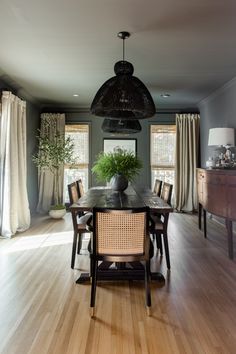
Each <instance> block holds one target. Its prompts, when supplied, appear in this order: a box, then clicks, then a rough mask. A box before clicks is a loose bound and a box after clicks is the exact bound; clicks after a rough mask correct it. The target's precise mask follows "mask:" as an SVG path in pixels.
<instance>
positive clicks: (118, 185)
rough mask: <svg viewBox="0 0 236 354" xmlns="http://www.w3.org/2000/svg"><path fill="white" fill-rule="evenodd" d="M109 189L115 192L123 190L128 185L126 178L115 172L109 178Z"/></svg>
mask: <svg viewBox="0 0 236 354" xmlns="http://www.w3.org/2000/svg"><path fill="white" fill-rule="evenodd" d="M110 182H111V189H112V190H113V191H116V192H123V191H124V190H125V189H126V188H127V187H128V180H127V178H126V177H125V176H123V175H120V174H118V173H117V174H116V175H114V176H113V177H112V178H111V181H110Z"/></svg>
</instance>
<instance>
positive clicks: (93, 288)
mask: <svg viewBox="0 0 236 354" xmlns="http://www.w3.org/2000/svg"><path fill="white" fill-rule="evenodd" d="M91 266H92V285H91V298H90V316H91V317H94V314H95V311H94V308H95V298H96V285H97V266H98V262H97V261H96V260H94V259H92V258H91Z"/></svg>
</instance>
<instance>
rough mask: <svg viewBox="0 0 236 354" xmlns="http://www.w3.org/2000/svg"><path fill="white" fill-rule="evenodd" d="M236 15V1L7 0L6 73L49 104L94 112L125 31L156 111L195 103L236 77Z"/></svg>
mask: <svg viewBox="0 0 236 354" xmlns="http://www.w3.org/2000/svg"><path fill="white" fill-rule="evenodd" d="M235 15H236V1H235V0H224V1H223V0H119V1H117V0H40V1H32V0H21V1H19V0H11V1H10V0H0V33H1V50H0V75H1V78H3V79H4V80H5V81H7V82H10V83H11V84H12V85H13V86H15V87H16V88H17V89H19V90H20V91H19V92H21V90H22V92H24V93H26V94H28V95H29V96H32V97H33V98H34V99H36V100H37V101H39V102H40V103H41V104H42V105H44V106H48V107H55V108H68V109H69V108H70V109H80V110H83V109H87V108H88V107H89V106H90V104H91V101H92V99H93V97H94V95H95V93H96V91H97V90H98V88H99V87H100V86H101V85H102V84H103V83H104V81H106V80H107V79H108V78H110V77H111V76H114V71H113V66H114V64H115V62H116V61H118V60H121V59H122V41H121V40H120V39H119V38H117V33H118V32H119V31H124V30H125V31H129V32H130V33H131V37H130V38H129V39H127V40H126V42H125V45H126V56H125V58H126V60H128V61H130V62H132V64H133V65H134V75H135V76H137V77H138V78H139V79H141V80H142V81H143V82H144V84H145V85H146V86H147V87H148V89H149V90H150V92H151V94H152V96H153V99H154V101H155V104H156V107H157V109H166V108H183V109H184V108H189V107H196V106H197V104H198V103H199V101H201V100H202V99H203V98H205V97H207V96H208V95H209V94H210V93H211V92H213V91H214V90H216V89H217V88H219V87H220V86H222V85H223V84H225V83H226V82H227V81H229V80H231V79H232V78H233V77H235V76H236V45H235V34H236V20H235ZM166 92H167V93H169V94H170V95H171V96H170V97H169V98H168V99H164V98H162V97H161V96H160V95H161V94H162V93H166ZM74 93H77V94H78V95H79V96H78V97H73V94H74Z"/></svg>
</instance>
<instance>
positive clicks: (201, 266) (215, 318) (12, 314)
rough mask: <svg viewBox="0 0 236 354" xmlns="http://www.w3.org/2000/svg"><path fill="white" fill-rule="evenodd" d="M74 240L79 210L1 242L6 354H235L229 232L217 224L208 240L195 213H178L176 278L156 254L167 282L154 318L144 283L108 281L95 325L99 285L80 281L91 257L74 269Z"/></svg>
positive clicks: (173, 232) (0, 346) (173, 252)
mask: <svg viewBox="0 0 236 354" xmlns="http://www.w3.org/2000/svg"><path fill="white" fill-rule="evenodd" d="M71 242H72V223H71V219H70V214H68V215H66V217H65V219H64V220H58V221H53V220H51V219H48V218H40V219H35V220H34V222H33V224H32V227H31V229H30V230H28V231H27V232H24V233H22V234H19V235H18V236H17V237H14V238H13V239H11V240H1V241H0V252H1V254H0V257H1V258H0V272H1V275H0V289H1V293H0V353H1V354H3V353H4V354H5V353H6V354H15V353H16V354H28V353H32V354H43V353H50V354H52V353H55V354H64V353H69V354H73V353H79V354H83V353H87V354H88V353H101V354H113V353H116V354H126V353H127V354H128V353H129V354H138V353H140V354H145V353H150V354H155V353H158V354H162V353H165V354H167V353H170V354H178V353H180V354H184V353H186V354H191V353H194V354H195V353H199V354H200V353H201V354H202V353H206V354H213V353H218V354H219V353H231V354H234V353H236V261H231V260H229V258H228V255H227V242H226V231H225V229H224V227H223V226H221V225H219V224H217V223H215V222H212V221H210V222H208V238H207V239H204V237H203V234H202V232H201V231H199V230H198V227H197V216H196V215H194V216H193V215H186V214H175V213H173V214H172V215H171V217H170V223H169V246H170V257H171V272H170V273H168V272H167V269H166V263H165V257H163V259H162V261H161V260H160V258H159V257H156V256H154V261H153V264H152V267H153V269H154V268H156V269H160V270H161V271H162V272H163V274H164V275H165V277H166V282H165V284H164V285H163V286H161V285H158V284H155V283H152V289H151V290H152V316H151V317H147V316H146V312H145V306H144V287H143V284H142V283H139V282H130V283H126V282H122V283H118V284H117V283H106V282H103V283H99V285H98V288H97V306H96V309H97V312H96V315H97V317H96V318H95V319H90V316H89V299H90V284H84V285H78V284H76V283H75V280H76V278H77V277H78V275H79V272H80V271H84V270H88V267H89V262H88V256H87V255H80V256H77V259H76V267H77V269H75V270H71V269H70V257H71ZM84 252H86V251H84Z"/></svg>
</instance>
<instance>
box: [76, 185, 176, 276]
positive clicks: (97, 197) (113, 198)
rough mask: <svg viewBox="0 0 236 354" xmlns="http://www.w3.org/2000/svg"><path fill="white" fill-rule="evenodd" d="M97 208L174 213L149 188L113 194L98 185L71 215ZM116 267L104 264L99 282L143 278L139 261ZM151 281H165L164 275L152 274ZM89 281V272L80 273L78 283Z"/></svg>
mask: <svg viewBox="0 0 236 354" xmlns="http://www.w3.org/2000/svg"><path fill="white" fill-rule="evenodd" d="M94 207H99V208H104V209H109V208H110V209H135V208H140V207H141V208H142V207H148V208H149V211H150V212H151V213H155V214H165V213H170V212H172V211H173V208H172V207H171V205H169V204H168V203H166V202H165V201H164V200H163V199H161V198H160V197H159V196H157V195H156V194H155V193H153V192H152V191H151V190H150V188H147V187H143V186H135V185H129V186H128V188H127V189H126V190H125V191H124V192H117V191H113V190H112V189H111V188H110V187H109V186H98V187H92V188H90V189H88V191H87V192H86V193H85V194H84V195H83V196H82V197H81V198H80V199H79V200H78V202H77V203H74V204H72V205H71V206H70V211H71V213H75V214H78V212H87V211H92V210H93V208H94ZM133 263H134V264H132V263H130V264H121V265H120V266H118V265H114V264H112V263H110V262H101V264H100V265H99V267H98V280H117V279H118V280H141V279H144V267H143V264H141V263H139V262H133ZM151 279H152V280H154V281H155V280H156V281H158V282H163V281H165V278H164V276H163V274H162V273H160V272H156V271H151ZM89 280H90V273H81V274H80V276H79V278H78V279H77V280H76V283H84V282H86V281H89Z"/></svg>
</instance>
